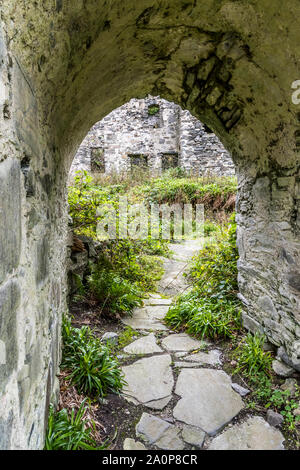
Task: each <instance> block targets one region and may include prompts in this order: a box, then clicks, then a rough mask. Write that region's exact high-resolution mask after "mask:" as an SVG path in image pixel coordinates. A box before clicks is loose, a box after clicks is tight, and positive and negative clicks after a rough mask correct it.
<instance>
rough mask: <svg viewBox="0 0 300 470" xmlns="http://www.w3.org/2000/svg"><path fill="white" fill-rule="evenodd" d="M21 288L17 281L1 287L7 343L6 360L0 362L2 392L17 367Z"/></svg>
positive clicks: (0, 332)
mask: <svg viewBox="0 0 300 470" xmlns="http://www.w3.org/2000/svg"><path fill="white" fill-rule="evenodd" d="M19 301H20V288H19V285H18V283H17V282H16V281H8V282H7V283H6V284H5V285H4V286H3V287H2V288H1V289H0V339H1V341H2V343H4V344H5V361H2V362H5V363H4V364H1V363H0V393H1V391H2V390H3V389H4V388H5V386H6V383H7V381H8V379H9V377H10V375H11V374H12V372H13V370H14V369H15V368H16V367H17V363H18V344H17V308H18V306H19Z"/></svg>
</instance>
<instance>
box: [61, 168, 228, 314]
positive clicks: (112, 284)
mask: <svg viewBox="0 0 300 470" xmlns="http://www.w3.org/2000/svg"><path fill="white" fill-rule="evenodd" d="M135 176H136V175H132V176H131V177H128V176H122V175H111V176H110V177H109V178H108V177H107V176H102V177H100V176H99V178H98V180H97V179H96V180H94V179H93V178H92V177H91V176H90V175H88V174H87V173H86V172H80V173H78V174H77V175H76V177H75V180H74V184H73V186H71V187H70V188H69V206H70V215H71V217H72V220H73V227H74V232H75V234H77V235H86V236H88V237H91V238H93V239H96V238H97V234H96V227H97V222H98V220H99V218H100V217H101V216H100V215H97V208H98V207H99V206H101V205H102V204H109V205H111V206H112V207H113V209H114V210H115V214H116V221H117V222H116V225H117V229H118V225H119V218H118V217H119V196H125V195H126V197H127V199H128V204H129V206H130V205H131V204H135V203H139V202H144V203H146V205H148V206H149V205H150V204H152V203H167V202H168V203H170V204H171V203H174V202H178V203H180V204H183V203H185V202H191V203H192V204H194V203H200V202H203V203H204V204H206V206H207V207H208V206H209V207H210V209H211V211H212V212H213V211H214V210H219V209H220V207H222V208H223V209H224V211H225V212H224V214H223V218H224V217H225V218H226V215H225V214H226V210H228V211H229V213H230V211H231V210H232V204H233V203H234V199H235V198H234V193H235V190H236V182H235V179H234V178H210V177H205V178H204V177H203V178H192V177H189V176H188V175H187V174H185V172H184V170H182V169H178V168H177V169H172V170H168V171H166V172H165V173H164V174H163V176H162V177H160V178H149V174H148V172H144V173H143V172H139V173H138V174H137V176H136V177H135ZM226 204H227V206H226ZM215 230H216V225H215V224H214V223H213V222H210V221H207V223H206V224H205V233H206V234H209V233H212V232H214V231H215ZM168 243H169V242H168V240H162V239H153V238H151V236H148V237H147V238H146V239H145V240H132V239H125V240H119V239H116V240H115V239H114V240H106V241H101V242H99V247H98V260H97V265H96V266H93V267H92V268H91V272H90V276H89V277H88V278H87V279H86V280H85V282H84V283H81V282H80V280H78V284H79V288H78V294H79V295H80V297H81V298H89V297H92V298H93V299H96V300H97V301H98V302H99V305H100V310H99V311H101V312H102V313H103V314H106V315H114V316H115V315H117V316H119V315H122V314H124V313H129V314H130V313H131V312H132V310H133V308H134V307H136V306H138V305H139V304H140V303H141V299H142V297H143V296H144V294H145V293H146V292H151V291H155V288H156V285H157V282H158V280H159V279H160V278H161V276H162V274H163V268H162V265H163V261H162V259H161V258H160V257H161V256H168V255H169V249H168Z"/></svg>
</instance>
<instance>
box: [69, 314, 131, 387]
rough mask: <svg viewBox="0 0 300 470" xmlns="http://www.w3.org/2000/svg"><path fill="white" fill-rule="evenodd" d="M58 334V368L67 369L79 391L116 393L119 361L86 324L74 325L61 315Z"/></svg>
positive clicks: (120, 381)
mask: <svg viewBox="0 0 300 470" xmlns="http://www.w3.org/2000/svg"><path fill="white" fill-rule="evenodd" d="M62 337H63V357H62V363H61V368H62V369H67V370H69V371H70V375H69V378H70V379H71V380H72V383H73V384H74V385H75V386H76V388H77V390H78V391H79V392H83V393H88V394H91V395H92V394H99V395H101V396H104V395H105V394H106V393H107V392H108V391H112V392H115V393H118V392H120V390H121V389H122V387H123V385H124V380H123V376H122V372H121V370H120V368H119V364H118V362H117V361H116V359H113V358H112V357H111V355H110V351H109V349H108V347H107V346H104V345H103V344H102V343H101V341H100V340H99V338H97V337H96V336H95V335H93V333H92V331H91V330H90V328H89V327H87V326H83V327H82V328H80V329H78V328H74V327H73V326H72V325H71V320H70V319H68V318H66V317H65V318H64V319H63V325H62Z"/></svg>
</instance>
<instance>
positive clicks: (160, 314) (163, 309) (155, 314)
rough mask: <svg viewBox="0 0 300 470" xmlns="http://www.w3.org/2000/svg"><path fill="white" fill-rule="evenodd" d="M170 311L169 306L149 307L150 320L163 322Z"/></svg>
mask: <svg viewBox="0 0 300 470" xmlns="http://www.w3.org/2000/svg"><path fill="white" fill-rule="evenodd" d="M168 311H169V305H157V306H149V307H147V313H148V316H149V318H153V319H154V320H163V319H164V318H165V316H166V315H167V313H168Z"/></svg>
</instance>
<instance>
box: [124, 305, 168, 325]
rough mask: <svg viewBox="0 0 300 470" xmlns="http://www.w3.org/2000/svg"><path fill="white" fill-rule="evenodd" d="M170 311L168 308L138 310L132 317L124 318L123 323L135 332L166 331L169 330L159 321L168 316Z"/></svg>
mask: <svg viewBox="0 0 300 470" xmlns="http://www.w3.org/2000/svg"><path fill="white" fill-rule="evenodd" d="M168 309H169V307H168V306H161V307H143V308H137V309H135V310H134V312H133V315H132V317H129V316H128V317H124V318H122V322H123V323H124V324H125V325H127V326H130V327H131V328H133V329H135V330H153V331H166V330H168V328H167V327H166V326H165V325H163V324H162V323H161V322H160V321H159V320H160V319H163V318H164V317H165V316H166V313H167V311H168Z"/></svg>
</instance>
